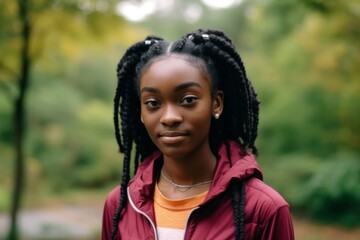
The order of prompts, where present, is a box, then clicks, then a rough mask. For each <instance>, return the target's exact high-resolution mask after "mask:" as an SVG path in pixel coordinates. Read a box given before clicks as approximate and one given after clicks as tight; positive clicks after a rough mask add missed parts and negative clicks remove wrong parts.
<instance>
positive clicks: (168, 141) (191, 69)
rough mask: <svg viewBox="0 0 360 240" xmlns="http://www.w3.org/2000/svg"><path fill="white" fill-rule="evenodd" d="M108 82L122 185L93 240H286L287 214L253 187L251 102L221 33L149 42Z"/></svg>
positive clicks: (133, 50) (266, 190)
mask: <svg viewBox="0 0 360 240" xmlns="http://www.w3.org/2000/svg"><path fill="white" fill-rule="evenodd" d="M117 77H118V85H117V89H116V96H115V99H114V102H115V104H114V106H115V109H114V110H115V112H114V123H115V135H116V139H117V142H118V144H119V147H120V151H121V152H122V153H124V161H123V175H122V182H121V186H119V187H117V188H115V189H114V190H113V191H112V192H110V193H109V195H108V197H107V200H106V203H105V207H104V215H103V229H102V239H126V240H129V239H136V240H139V239H156V240H163V239H166V240H171V239H172V240H177V239H189V240H190V239H196V240H199V239H212V240H214V239H219V240H220V239H221V240H223V239H277V240H278V239H289V240H291V239H294V234H293V226H292V220H291V216H290V211H289V206H288V204H287V203H286V201H285V200H284V199H283V198H282V197H281V196H280V195H279V194H278V193H277V192H276V191H275V190H273V189H272V188H271V187H269V186H268V185H266V184H265V183H264V182H262V173H261V170H260V168H259V166H258V164H257V163H256V161H255V158H254V155H256V153H257V149H256V147H255V144H254V143H255V139H256V137H257V127H258V111H259V108H258V105H259V102H258V100H257V98H256V94H255V92H254V89H253V87H252V85H251V83H250V81H249V80H248V79H247V77H246V73H245V69H244V66H243V63H242V61H241V58H240V56H239V55H238V53H237V52H236V50H235V47H234V46H233V44H232V42H231V40H230V39H229V38H228V37H227V36H225V35H224V33H222V32H220V31H215V30H206V31H205V30H201V29H200V30H198V31H195V32H193V33H189V34H187V35H186V36H185V37H183V38H181V39H180V40H178V41H175V42H170V43H169V42H166V41H164V40H163V39H161V38H158V37H153V36H150V37H148V38H146V40H145V41H142V42H139V43H136V44H134V45H133V46H131V47H130V48H129V49H128V50H127V51H126V53H125V54H124V56H123V57H122V59H121V61H120V63H119V65H118V68H117ZM119 118H120V119H119ZM134 148H135V149H134ZM249 150H251V152H252V153H250V152H249ZM132 153H134V156H133V157H131V154H132ZM131 162H133V163H132V165H133V166H134V168H135V171H136V174H135V176H134V177H133V178H132V179H131V180H130V165H131Z"/></svg>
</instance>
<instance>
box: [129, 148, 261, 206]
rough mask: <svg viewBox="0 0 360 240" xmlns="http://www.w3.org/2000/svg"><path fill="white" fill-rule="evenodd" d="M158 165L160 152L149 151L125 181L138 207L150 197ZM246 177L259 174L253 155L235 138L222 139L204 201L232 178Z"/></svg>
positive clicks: (215, 193)
mask: <svg viewBox="0 0 360 240" xmlns="http://www.w3.org/2000/svg"><path fill="white" fill-rule="evenodd" d="M162 165H163V158H162V154H161V152H155V153H153V154H152V155H150V156H149V157H148V158H146V159H145V160H144V161H143V162H142V163H141V165H140V166H139V168H138V170H137V172H136V175H135V176H134V177H133V179H132V180H131V181H130V182H129V188H130V192H131V198H132V200H133V202H134V204H136V205H137V206H138V207H139V208H142V207H145V205H144V202H146V201H145V200H148V199H149V198H151V199H152V198H153V193H154V186H155V185H154V183H156V179H157V177H158V175H159V174H160V169H161V167H162ZM249 177H256V178H258V179H260V180H262V178H263V176H262V172H261V170H260V167H259V165H258V163H257V162H256V160H255V157H254V155H253V154H251V153H244V152H243V150H241V148H240V146H239V144H238V143H237V142H235V141H225V142H224V143H223V144H221V145H220V147H219V148H218V163H217V166H216V171H215V175H214V178H213V182H212V184H211V186H210V190H209V193H208V194H207V197H206V199H205V201H204V203H205V202H207V201H209V200H211V199H213V198H215V197H216V196H217V195H219V194H221V193H223V192H224V191H226V190H227V188H228V186H229V184H230V182H231V181H232V180H233V179H240V180H241V179H246V178H249ZM143 210H144V211H147V210H149V209H143Z"/></svg>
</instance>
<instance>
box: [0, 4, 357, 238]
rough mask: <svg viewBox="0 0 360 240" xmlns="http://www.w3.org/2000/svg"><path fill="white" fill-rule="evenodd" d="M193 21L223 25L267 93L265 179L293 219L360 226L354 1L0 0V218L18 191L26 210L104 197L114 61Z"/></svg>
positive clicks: (111, 171)
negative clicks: (148, 39)
mask: <svg viewBox="0 0 360 240" xmlns="http://www.w3.org/2000/svg"><path fill="white" fill-rule="evenodd" d="M215 2H218V5H214V4H215ZM219 2H221V3H222V5H219ZM24 26H25V28H24ZM26 26H27V27H26ZM197 28H218V29H222V30H223V31H224V32H225V33H226V34H228V35H229V36H230V37H231V38H232V39H233V41H234V44H235V45H236V46H237V49H238V51H239V52H240V55H241V56H242V58H243V61H244V63H245V67H246V69H247V74H248V77H249V78H250V79H251V80H252V82H253V84H254V86H255V89H256V90H257V92H258V95H259V99H260V101H261V106H260V107H261V110H260V126H259V137H258V140H257V145H258V148H259V150H260V155H259V157H258V161H259V163H260V165H261V166H262V168H263V170H264V172H265V181H266V182H267V183H269V184H270V185H272V186H274V188H275V189H277V190H278V191H279V192H280V193H281V194H282V195H283V196H285V198H286V199H287V201H288V202H289V203H290V204H291V206H292V211H293V213H294V215H295V216H296V218H301V219H305V220H306V221H309V222H312V223H314V224H318V223H321V224H331V226H333V225H334V224H335V225H336V226H338V225H340V226H342V227H346V228H359V226H360V208H359V204H360V106H359V103H360V94H359V93H360V57H359V56H360V3H359V2H358V1H356V0H343V1H340V0H338V1H336V0H334V1H322V0H302V1H294V0H282V1H280V0H279V1H277V0H242V1H239V0H226V1H211V0H183V1H174V0H169V1H165V0H153V1H152V0H137V1H136V0H133V1H131V0H126V1H125V0H123V1H120V0H53V1H47V0H28V1H26V0H18V1H1V2H0V53H1V59H0V183H1V184H0V213H8V214H10V212H11V211H10V209H13V208H14V196H16V194H18V195H17V196H18V197H19V199H18V201H17V202H18V208H19V207H21V208H23V209H27V208H37V207H44V206H48V205H49V204H54V203H56V204H62V203H64V204H65V203H72V202H76V201H77V202H86V201H89V199H91V200H93V201H97V200H98V201H99V202H101V204H102V202H103V200H104V199H105V197H106V193H107V192H109V191H110V189H112V188H113V187H114V186H115V185H116V184H118V182H119V179H120V177H121V169H122V167H121V159H122V157H121V155H120V154H119V153H118V151H117V145H116V141H115V138H114V129H113V124H112V114H113V106H112V100H113V97H114V91H115V86H116V72H115V69H116V65H117V62H118V60H119V59H120V57H121V56H122V54H123V53H124V51H125V50H126V48H127V47H129V46H130V45H131V44H133V43H134V42H136V41H141V40H143V39H144V38H145V37H146V36H147V35H150V34H151V35H159V36H162V37H163V38H165V39H168V40H175V39H178V38H179V37H180V36H182V35H184V34H186V33H187V32H189V31H192V30H194V29H197ZM24 29H25V31H24ZM26 29H27V30H26ZM26 36H27V37H26ZM24 64H25V65H24ZM24 66H25V68H24ZM24 79H26V80H27V81H28V82H27V83H26V82H25V84H24V81H23V80H24ZM19 99H20V102H21V101H22V102H23V104H24V105H23V108H21V107H20V108H19ZM21 113H23V116H22V115H21ZM19 114H20V115H19ZM19 116H20V117H19ZM22 125H23V126H24V129H22V128H21V126H22ZM22 130H24V131H22ZM19 150H21V151H22V153H21V154H20V155H19ZM19 163H20V165H22V166H23V169H21V166H20V168H19ZM19 173H21V174H20V175H21V177H22V178H21V177H20V178H19ZM16 182H17V183H18V185H16ZM21 183H23V185H21ZM21 186H23V188H20V190H21V191H18V192H17V193H16V191H14V190H16V189H19V187H21ZM15 202H16V201H15ZM295 230H296V225H295ZM95 234H98V232H97V233H95ZM0 237H1V236H0ZM304 239H305V238H304ZM309 239H317V238H309Z"/></svg>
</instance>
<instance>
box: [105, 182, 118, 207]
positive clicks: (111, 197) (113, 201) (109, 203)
mask: <svg viewBox="0 0 360 240" xmlns="http://www.w3.org/2000/svg"><path fill="white" fill-rule="evenodd" d="M119 201H120V186H117V187H115V188H113V189H112V190H111V191H110V192H109V193H108V195H107V197H106V201H105V208H107V209H108V210H110V211H115V209H116V208H117V206H118V205H119Z"/></svg>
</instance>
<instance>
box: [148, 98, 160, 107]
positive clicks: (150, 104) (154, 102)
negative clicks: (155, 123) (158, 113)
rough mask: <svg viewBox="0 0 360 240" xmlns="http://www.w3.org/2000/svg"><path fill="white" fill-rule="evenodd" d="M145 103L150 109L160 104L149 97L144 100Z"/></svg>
mask: <svg viewBox="0 0 360 240" xmlns="http://www.w3.org/2000/svg"><path fill="white" fill-rule="evenodd" d="M145 105H146V106H147V107H148V108H150V109H154V108H157V107H159V106H160V104H159V102H158V101H156V100H155V99H150V100H147V101H146V102H145Z"/></svg>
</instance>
